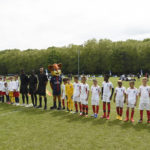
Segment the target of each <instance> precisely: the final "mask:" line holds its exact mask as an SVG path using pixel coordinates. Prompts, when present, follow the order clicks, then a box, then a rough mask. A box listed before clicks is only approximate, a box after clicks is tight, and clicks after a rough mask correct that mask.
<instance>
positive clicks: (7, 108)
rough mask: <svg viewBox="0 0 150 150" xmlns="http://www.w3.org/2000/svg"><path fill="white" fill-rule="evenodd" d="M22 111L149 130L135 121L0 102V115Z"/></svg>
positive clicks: (61, 118)
mask: <svg viewBox="0 0 150 150" xmlns="http://www.w3.org/2000/svg"><path fill="white" fill-rule="evenodd" d="M8 112H10V113H13V112H17V113H22V114H27V115H28V114H29V115H41V114H49V115H50V116H52V117H54V118H56V117H57V118H58V119H59V120H60V122H61V120H66V121H67V122H74V123H87V122H91V123H92V125H96V126H100V125H104V124H106V125H107V126H112V127H113V126H118V125H119V126H120V127H121V128H122V129H125V130H128V129H129V128H133V129H134V130H136V131H141V130H143V129H144V130H148V132H150V124H147V123H142V124H138V123H137V122H135V123H131V122H123V121H119V120H106V119H100V118H97V119H95V118H92V117H90V116H89V117H88V118H85V117H81V116H79V114H71V113H67V112H65V111H63V110H60V111H58V110H49V109H48V110H46V111H45V110H43V109H36V108H25V107H16V106H12V105H8V104H5V103H4V104H2V103H1V104H0V115H3V114H5V113H8Z"/></svg>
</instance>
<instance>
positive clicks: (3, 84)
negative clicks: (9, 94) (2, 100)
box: [1, 81, 6, 92]
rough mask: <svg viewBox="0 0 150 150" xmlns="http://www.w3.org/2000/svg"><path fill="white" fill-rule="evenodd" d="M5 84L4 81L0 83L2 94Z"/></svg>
mask: <svg viewBox="0 0 150 150" xmlns="http://www.w3.org/2000/svg"><path fill="white" fill-rule="evenodd" d="M5 83H6V81H2V87H1V91H2V92H5Z"/></svg>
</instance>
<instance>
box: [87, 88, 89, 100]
mask: <svg viewBox="0 0 150 150" xmlns="http://www.w3.org/2000/svg"><path fill="white" fill-rule="evenodd" d="M88 99H89V86H88V87H87V101H88Z"/></svg>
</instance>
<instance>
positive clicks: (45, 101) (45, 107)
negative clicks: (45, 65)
mask: <svg viewBox="0 0 150 150" xmlns="http://www.w3.org/2000/svg"><path fill="white" fill-rule="evenodd" d="M44 103H45V106H44V109H45V110H46V109H47V97H46V95H45V96H44Z"/></svg>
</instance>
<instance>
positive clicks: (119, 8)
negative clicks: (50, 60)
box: [0, 0, 150, 50]
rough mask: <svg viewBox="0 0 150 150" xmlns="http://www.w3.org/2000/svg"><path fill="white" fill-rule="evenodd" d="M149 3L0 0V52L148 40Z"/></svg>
mask: <svg viewBox="0 0 150 150" xmlns="http://www.w3.org/2000/svg"><path fill="white" fill-rule="evenodd" d="M149 7H150V0H0V50H4V49H14V48H17V49H21V50H25V49H29V48H32V49H34V48H36V49H44V48H48V47H51V46H67V45H69V44H83V43H84V42H85V41H87V40H89V39H93V38H95V39H97V40H99V39H110V40H112V41H120V40H127V39H137V40H143V39H145V38H150V8H149Z"/></svg>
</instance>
